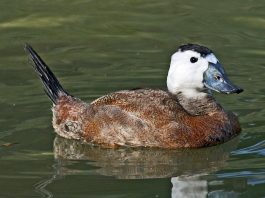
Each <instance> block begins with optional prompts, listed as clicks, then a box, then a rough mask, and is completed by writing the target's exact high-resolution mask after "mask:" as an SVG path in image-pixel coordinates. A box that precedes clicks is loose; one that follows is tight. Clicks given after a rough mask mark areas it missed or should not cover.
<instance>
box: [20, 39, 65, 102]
mask: <svg viewBox="0 0 265 198" xmlns="http://www.w3.org/2000/svg"><path fill="white" fill-rule="evenodd" d="M25 51H26V52H28V53H29V55H30V58H31V59H32V61H33V62H34V64H33V68H34V69H35V71H36V73H37V74H38V76H39V77H40V79H41V81H42V84H43V86H44V91H45V92H46V94H47V95H48V96H49V98H50V99H51V100H52V102H53V103H54V104H56V103H57V101H58V98H59V97H60V96H61V95H68V94H67V92H66V91H65V90H64V89H63V87H62V86H61V84H60V83H59V81H58V80H57V78H56V77H55V76H54V74H53V73H52V71H51V70H50V69H49V67H48V66H47V65H46V64H45V63H44V61H43V60H42V59H41V58H40V56H39V55H38V54H37V52H35V50H34V49H33V48H32V47H31V46H30V45H28V44H26V45H25Z"/></svg>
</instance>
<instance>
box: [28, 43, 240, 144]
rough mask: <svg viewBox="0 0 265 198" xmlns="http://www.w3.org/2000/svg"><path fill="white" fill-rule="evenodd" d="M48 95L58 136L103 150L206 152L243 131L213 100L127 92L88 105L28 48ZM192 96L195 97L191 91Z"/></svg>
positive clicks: (148, 92)
mask: <svg viewBox="0 0 265 198" xmlns="http://www.w3.org/2000/svg"><path fill="white" fill-rule="evenodd" d="M27 50H28V51H29V52H30V54H31V57H32V59H33V61H34V63H35V67H36V70H37V72H38V74H39V75H40V77H41V79H42V81H43V83H44V86H45V90H46V92H47V94H48V96H49V97H50V98H51V99H52V101H53V103H54V106H53V109H52V110H53V126H54V128H55V131H56V133H57V134H59V135H60V136H62V137H65V138H68V139H78V140H82V141H85V142H88V143H92V144H97V145H102V146H104V147H117V146H132V147H139V146H140V147H162V148H183V147H193V148H195V147H204V146H210V145H216V144H218V143H221V142H224V141H227V140H229V139H231V138H232V137H234V136H236V135H237V134H239V132H240V125H239V122H238V120H237V118H236V116H235V115H234V114H233V113H230V112H226V111H224V109H223V108H222V107H221V106H220V105H219V104H218V103H216V101H215V100H214V98H213V97H212V96H211V95H209V94H205V95H203V97H201V95H200V96H199V97H190V93H191V92H190V91H189V92H188V93H189V94H185V92H181V91H180V92H178V93H175V94H174V93H172V92H167V91H162V90H151V89H136V90H124V91H119V92H115V93H112V94H109V95H106V96H103V97H101V98H99V99H97V100H95V101H93V102H92V103H90V104H87V103H85V102H83V101H81V100H80V99H77V98H75V97H73V96H70V95H69V94H67V93H66V92H65V91H64V90H63V88H62V86H61V85H60V84H59V82H58V81H57V79H56V78H55V76H54V75H53V74H52V72H51V71H50V70H49V68H48V67H47V66H46V65H45V63H44V62H43V61H42V60H41V59H40V57H39V56H38V55H37V54H36V52H35V51H34V50H33V49H32V48H31V47H30V46H27ZM192 94H194V93H193V92H192Z"/></svg>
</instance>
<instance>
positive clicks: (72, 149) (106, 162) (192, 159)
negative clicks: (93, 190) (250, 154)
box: [54, 137, 237, 179]
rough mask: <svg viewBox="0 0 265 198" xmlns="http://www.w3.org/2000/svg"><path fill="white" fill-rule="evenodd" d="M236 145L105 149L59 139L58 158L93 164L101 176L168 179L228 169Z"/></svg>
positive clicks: (59, 159)
mask: <svg viewBox="0 0 265 198" xmlns="http://www.w3.org/2000/svg"><path fill="white" fill-rule="evenodd" d="M236 142H237V139H235V140H232V141H230V142H228V143H226V144H223V145H220V146H215V147H210V148H204V149H185V150H184V149H175V150H173V149H172V150H170V149H154V148H152V149H150V148H120V149H105V148H101V147H95V146H91V145H87V144H81V143H80V142H78V141H74V140H67V139H64V138H60V137H57V138H56V139H55V140H54V155H55V158H56V159H57V160H58V161H61V162H64V161H67V160H90V161H92V162H91V163H90V164H91V165H93V166H95V167H98V169H97V170H96V172H97V173H99V174H100V175H105V176H115V177H116V178H119V179H147V178H167V177H173V176H179V175H194V174H201V173H206V172H211V171H216V170H218V169H219V168H220V167H223V166H224V165H225V162H226V160H227V159H228V157H229V153H230V151H231V150H232V149H235V147H236ZM61 164H63V163H61Z"/></svg>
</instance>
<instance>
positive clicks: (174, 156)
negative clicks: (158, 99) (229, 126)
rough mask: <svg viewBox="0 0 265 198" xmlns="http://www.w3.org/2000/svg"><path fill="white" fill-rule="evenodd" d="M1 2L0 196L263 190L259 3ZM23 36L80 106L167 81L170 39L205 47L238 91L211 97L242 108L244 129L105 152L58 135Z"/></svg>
mask: <svg viewBox="0 0 265 198" xmlns="http://www.w3.org/2000/svg"><path fill="white" fill-rule="evenodd" d="M0 8H1V12H0V35H1V36H0V93H1V97H0V109H1V111H0V145H1V146H0V197H52V196H54V197H126V198H127V197H170V196H172V197H185V196H186V197H190V196H191V195H196V196H197V197H206V196H208V197H264V196H265V121H264V116H265V109H264V108H265V104H264V101H265V97H264V93H265V88H264V79H265V62H264V57H265V47H264V46H265V36H264V31H265V2H264V1H262V0H255V1H253V0H246V1H240V0H233V1H230V0H224V1H212V0H202V1H197V0H189V1H180V0H175V1H173V0H168V1H159V0H149V1H144V0H141V1H140V0H113V1H109V0H100V1H96V0H75V1H70V0H55V1H46V0H41V1H35V0H24V1H20V0H13V1H7V0H1V2H0ZM25 42H28V43H30V44H32V45H33V46H34V47H35V48H36V49H37V50H38V51H39V53H40V54H41V55H42V56H43V58H44V59H45V60H46V61H47V63H48V64H49V65H50V66H51V68H52V69H53V71H54V72H55V74H56V75H57V76H58V77H59V79H60V80H61V81H62V84H63V85H64V86H65V87H66V89H67V90H68V91H69V92H70V93H72V94H73V95H75V96H78V97H80V98H82V99H83V100H86V101H88V102H89V101H92V100H93V99H95V98H97V97H99V96H101V95H104V94H106V93H109V92H112V91H115V90H120V89H128V88H133V87H151V88H165V79H166V74H167V70H168V66H169V60H170V55H171V54H172V53H173V52H174V51H175V50H176V48H177V46H178V45H180V44H183V43H188V42H195V43H200V44H203V45H206V46H208V47H210V48H211V49H213V50H214V51H215V53H216V54H217V56H218V57H219V59H220V60H221V62H222V63H223V65H224V66H225V68H226V70H227V72H228V73H229V74H230V78H231V79H232V80H233V81H234V82H236V83H237V84H239V85H240V86H242V87H243V88H244V89H245V92H244V93H242V94H240V95H231V96H230V95H229V96H226V95H219V94H215V96H216V97H217V99H218V101H219V102H220V103H221V104H222V105H223V106H224V107H225V108H226V109H229V110H231V111H233V112H235V113H236V114H237V115H238V116H239V119H240V122H241V125H242V128H243V131H242V134H241V135H240V137H237V138H235V139H234V140H232V141H230V142H227V143H225V144H223V145H219V146H215V147H211V148H205V149H197V150H159V149H118V150H111V149H101V148H98V147H89V146H87V145H80V144H78V143H77V142H74V141H69V140H64V139H62V138H58V137H56V135H55V134H54V132H53V128H52V126H51V111H50V107H51V102H50V101H49V99H48V98H47V97H46V96H45V94H44V92H43V90H42V88H41V83H40V82H39V80H38V79H37V77H36V75H35V74H34V71H33V69H32V68H31V66H30V65H29V64H28V61H27V57H26V55H25V53H24V51H23V45H24V43H25Z"/></svg>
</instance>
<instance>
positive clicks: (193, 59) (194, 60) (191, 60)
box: [190, 57, 198, 63]
mask: <svg viewBox="0 0 265 198" xmlns="http://www.w3.org/2000/svg"><path fill="white" fill-rule="evenodd" d="M197 61H198V58H196V57H191V58H190V62H191V63H196V62H197Z"/></svg>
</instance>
